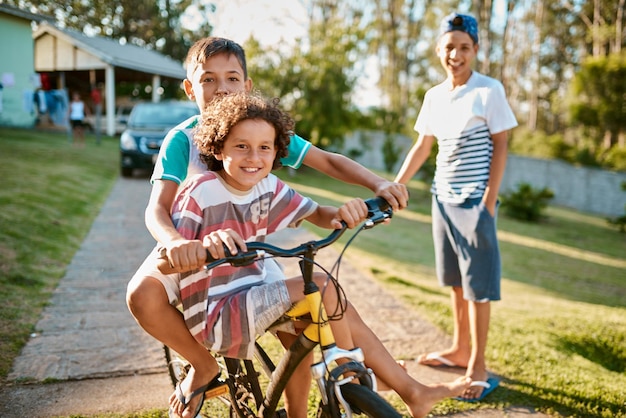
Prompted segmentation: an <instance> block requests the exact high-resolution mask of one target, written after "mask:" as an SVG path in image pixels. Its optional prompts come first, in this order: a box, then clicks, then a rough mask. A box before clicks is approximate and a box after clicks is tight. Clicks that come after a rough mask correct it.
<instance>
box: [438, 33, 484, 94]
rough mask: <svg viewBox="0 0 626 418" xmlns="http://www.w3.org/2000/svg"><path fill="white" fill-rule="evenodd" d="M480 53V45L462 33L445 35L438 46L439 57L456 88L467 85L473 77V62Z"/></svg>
mask: <svg viewBox="0 0 626 418" xmlns="http://www.w3.org/2000/svg"><path fill="white" fill-rule="evenodd" d="M477 52H478V44H475V43H474V41H473V40H472V38H471V37H470V36H469V35H468V34H467V33H465V32H462V31H451V32H447V33H445V34H443V35H442V36H441V38H440V39H439V43H438V44H437V55H438V56H439V60H440V61H441V66H442V67H443V68H444V69H445V70H446V73H447V74H448V78H450V79H451V80H452V85H453V86H454V87H456V86H460V85H462V84H465V82H466V81H467V80H468V79H469V78H470V76H471V75H472V62H473V61H474V58H475V57H476V54H477Z"/></svg>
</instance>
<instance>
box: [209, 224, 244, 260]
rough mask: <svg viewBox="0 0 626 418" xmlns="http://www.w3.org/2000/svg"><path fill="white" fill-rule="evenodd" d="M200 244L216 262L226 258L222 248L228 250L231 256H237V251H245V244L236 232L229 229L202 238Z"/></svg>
mask: <svg viewBox="0 0 626 418" xmlns="http://www.w3.org/2000/svg"><path fill="white" fill-rule="evenodd" d="M202 244H203V245H204V248H206V249H207V250H208V251H209V253H210V254H211V257H213V258H214V259H216V260H217V259H220V258H224V257H226V252H225V251H224V246H226V248H228V250H229V251H230V253H231V254H232V255H235V254H237V252H238V251H239V250H241V251H247V248H246V242H245V241H244V240H243V238H241V236H240V235H239V234H238V233H237V232H235V231H234V230H232V229H230V228H228V229H220V230H218V231H213V232H211V233H209V234H208V235H206V236H205V237H204V239H203V241H202ZM203 253H204V250H203ZM203 261H204V259H203Z"/></svg>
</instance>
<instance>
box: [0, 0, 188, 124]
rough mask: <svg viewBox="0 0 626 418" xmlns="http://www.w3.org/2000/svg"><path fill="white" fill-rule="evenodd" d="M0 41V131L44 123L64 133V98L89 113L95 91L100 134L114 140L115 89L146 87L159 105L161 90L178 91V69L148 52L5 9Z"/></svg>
mask: <svg viewBox="0 0 626 418" xmlns="http://www.w3.org/2000/svg"><path fill="white" fill-rule="evenodd" d="M33 28H34V29H33ZM0 39H2V42H0V54H2V55H0V56H2V60H0V83H1V87H0V126H16V127H34V126H35V125H36V123H39V122H41V121H42V120H43V119H45V122H50V123H52V124H53V125H55V126H61V127H65V126H67V120H66V119H67V104H68V97H69V95H70V94H71V93H72V92H78V93H80V94H81V96H82V97H83V100H85V102H86V103H87V104H88V106H90V107H91V106H92V105H93V104H94V103H93V102H92V101H91V92H92V90H93V89H94V87H98V88H99V91H100V92H101V96H102V98H103V105H104V112H103V113H104V115H105V120H104V127H105V129H104V130H105V132H106V134H107V135H114V134H115V132H116V127H115V114H116V105H117V104H118V99H117V98H116V86H119V85H121V84H124V83H135V84H137V85H142V86H145V85H147V86H149V89H150V90H151V100H152V101H159V99H160V97H161V93H162V88H163V87H167V86H170V87H174V88H175V89H178V87H179V86H180V83H181V81H182V80H183V79H184V78H185V70H184V68H183V65H182V63H180V62H178V61H175V60H173V59H170V58H168V57H166V56H164V55H162V54H160V53H158V52H156V51H154V50H150V49H147V48H142V47H139V46H136V45H131V44H122V43H120V42H119V41H117V40H114V39H110V38H104V37H97V36H93V37H92V36H87V35H85V34H83V33H81V32H78V31H74V30H70V29H61V28H59V27H57V26H56V25H55V24H54V19H53V18H50V17H46V16H41V15H36V14H33V13H29V12H26V11H23V10H21V9H18V8H15V7H12V6H8V5H5V4H0ZM42 116H45V117H42Z"/></svg>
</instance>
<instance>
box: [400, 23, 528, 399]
mask: <svg viewBox="0 0 626 418" xmlns="http://www.w3.org/2000/svg"><path fill="white" fill-rule="evenodd" d="M436 51H437V55H438V56H439V59H440V61H441V65H442V67H443V68H444V70H445V71H446V74H447V78H446V80H445V81H443V82H442V83H440V84H438V85H436V86H434V87H432V88H431V89H430V90H428V91H427V92H426V95H425V97H424V103H423V105H422V108H421V110H420V113H419V115H418V118H417V122H416V123H415V130H416V131H417V132H419V138H418V140H417V142H416V143H415V145H414V146H413V148H412V149H411V150H410V151H409V154H408V155H407V157H406V159H405V161H404V163H403V165H402V167H401V168H400V171H399V172H398V174H397V176H396V179H395V180H396V181H397V182H400V183H404V184H406V183H407V182H408V181H409V180H410V179H411V178H412V177H413V175H415V173H416V172H417V171H418V170H419V168H420V167H421V166H422V164H423V163H424V161H426V159H427V158H428V155H429V154H430V151H431V148H432V145H433V143H434V141H435V139H436V140H437V143H438V148H439V152H438V154H437V163H436V171H435V178H434V180H433V183H432V187H431V192H432V194H433V200H432V216H433V221H432V229H433V242H434V246H435V263H436V270H437V278H438V280H439V282H440V284H441V285H442V286H451V288H452V291H451V298H452V309H453V316H454V338H453V343H452V347H450V348H448V349H447V350H443V351H438V352H433V353H427V354H422V355H421V356H419V357H418V359H417V361H418V362H419V363H421V364H425V365H429V366H441V365H444V366H460V367H466V368H467V371H466V376H468V377H470V378H471V379H472V385H471V386H470V387H469V388H468V389H466V390H465V392H464V393H463V395H462V396H461V397H460V398H459V399H461V400H466V401H477V400H481V399H482V398H484V397H485V396H486V395H487V394H488V393H490V392H491V391H492V390H493V389H495V387H496V386H497V385H498V381H497V380H495V379H494V378H491V377H489V374H488V373H487V367H486V362H485V348H486V345H487V334H488V330H489V318H490V302H491V301H496V300H500V252H499V248H498V241H497V237H496V209H497V201H498V190H499V188H500V183H501V181H502V176H503V174H504V168H505V164H506V157H507V134H508V130H510V129H512V128H514V127H515V126H517V121H516V119H515V116H514V114H513V112H512V110H511V108H510V106H509V104H508V102H507V100H506V97H505V94H504V88H503V86H502V84H501V83H500V82H499V81H497V80H495V79H493V78H490V77H487V76H485V75H482V74H479V73H477V72H476V71H473V70H472V62H473V61H474V58H475V57H476V54H477V52H478V24H477V22H476V19H474V18H473V17H472V16H467V15H460V14H457V13H452V14H451V15H449V16H447V17H446V18H445V19H444V20H443V21H442V24H441V30H440V38H439V41H438V43H437V47H436Z"/></svg>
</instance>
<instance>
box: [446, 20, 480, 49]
mask: <svg viewBox="0 0 626 418" xmlns="http://www.w3.org/2000/svg"><path fill="white" fill-rule="evenodd" d="M454 30H460V31H461V32H465V33H467V34H468V35H469V36H470V37H471V38H472V39H473V40H474V42H475V43H478V22H476V19H474V18H473V17H472V16H469V15H462V14H459V13H451V14H449V15H448V16H446V17H444V18H443V20H442V21H441V26H440V27H439V36H441V35H443V34H444V33H448V32H452V31H454Z"/></svg>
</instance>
